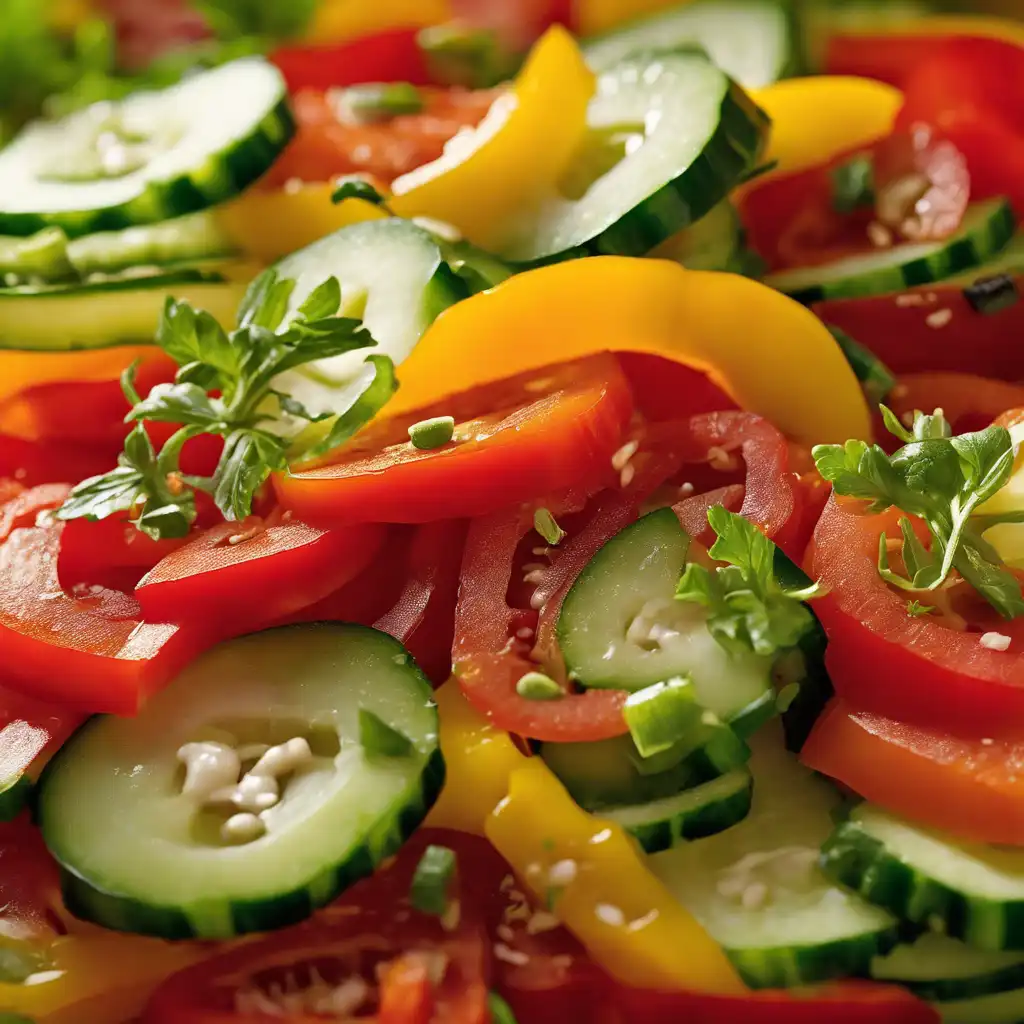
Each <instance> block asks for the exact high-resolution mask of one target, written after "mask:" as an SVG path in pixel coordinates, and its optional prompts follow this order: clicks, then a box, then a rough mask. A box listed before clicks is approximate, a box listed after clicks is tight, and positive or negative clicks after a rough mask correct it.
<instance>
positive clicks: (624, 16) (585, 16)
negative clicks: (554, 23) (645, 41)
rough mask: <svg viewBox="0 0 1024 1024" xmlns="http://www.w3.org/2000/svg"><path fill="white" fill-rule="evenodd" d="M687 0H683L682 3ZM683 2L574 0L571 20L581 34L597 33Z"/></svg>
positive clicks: (687, 1)
mask: <svg viewBox="0 0 1024 1024" xmlns="http://www.w3.org/2000/svg"><path fill="white" fill-rule="evenodd" d="M689 2H690V0H684V3H689ZM684 3H680V2H679V0H575V3H574V4H573V21H574V23H575V25H576V27H577V31H578V32H579V34H580V35H581V36H590V35H597V34H598V33H601V32H610V31H611V30H612V29H613V28H618V27H619V25H622V24H624V23H625V22H627V21H633V20H634V19H635V18H643V17H644V16H646V15H650V14H657V13H658V11H663V10H665V9H666V8H668V7H682V6H684Z"/></svg>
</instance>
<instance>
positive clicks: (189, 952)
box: [0, 929, 210, 1024]
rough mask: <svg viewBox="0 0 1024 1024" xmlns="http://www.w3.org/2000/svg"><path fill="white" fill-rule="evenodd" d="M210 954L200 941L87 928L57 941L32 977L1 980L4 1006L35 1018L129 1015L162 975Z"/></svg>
mask: <svg viewBox="0 0 1024 1024" xmlns="http://www.w3.org/2000/svg"><path fill="white" fill-rule="evenodd" d="M209 955H210V952H209V949H204V948H203V947H202V946H199V945H196V944H190V943H174V944H172V943H169V942H161V941H159V940H157V939H142V938H138V937H135V936H125V935H115V934H113V933H110V932H103V931H100V930H99V929H89V931H88V933H87V934H86V933H83V934H76V935H69V936H65V937H63V938H61V939H59V940H58V941H57V942H55V943H54V944H53V946H52V947H51V948H50V949H49V950H48V951H47V957H48V960H49V966H48V968H47V970H46V971H45V972H40V973H39V974H37V975H34V976H32V978H31V979H30V983H28V984H20V985H14V984H4V983H0V1010H2V1011H6V1012H9V1013H21V1014H25V1015H26V1016H27V1017H29V1018H31V1019H32V1020H33V1021H35V1022H36V1024H110V1022H112V1021H121V1020H131V1019H132V1018H133V1017H134V1016H135V1015H136V1014H138V1013H139V1012H140V1010H141V1009H142V1007H143V1005H144V1003H145V1001H146V999H147V998H148V996H149V993H150V991H151V990H152V989H154V988H155V987H156V986H157V985H158V984H159V983H160V982H161V981H162V980H163V979H164V978H166V977H167V976H168V975H170V974H174V973H176V972H177V971H180V970H182V969H183V968H185V967H188V966H189V964H192V963H194V962H195V961H197V960H201V959H202V958H203V957H206V956H209Z"/></svg>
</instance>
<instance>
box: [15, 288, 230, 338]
mask: <svg viewBox="0 0 1024 1024" xmlns="http://www.w3.org/2000/svg"><path fill="white" fill-rule="evenodd" d="M244 294H245V283H244V282H239V281H235V280H229V279H228V277H227V276H226V275H224V274H221V273H214V272H210V271H204V270H199V269H194V268H193V269H182V270H174V269H166V270H156V271H154V270H152V269H148V270H147V271H146V272H143V273H140V272H137V271H131V272H127V273H123V274H116V275H100V274H97V275H92V276H90V277H89V278H87V279H86V280H85V281H82V282H70V283H68V284H43V285H16V286H14V287H9V288H0V349H3V348H8V349H27V350H32V351H39V352H69V351H73V350H75V349H87V348H108V347H110V346H114V345H151V344H152V343H153V336H154V335H155V333H156V329H157V324H158V323H159V322H160V313H161V311H162V310H163V307H164V302H165V301H166V299H167V297H168V296H169V295H170V296H173V297H174V298H177V299H184V300H186V301H188V302H190V303H191V304H192V305H193V306H195V307H196V308H198V309H205V310H207V311H208V312H209V313H211V314H212V315H213V316H214V317H215V318H216V319H217V320H219V321H220V322H221V323H222V324H232V323H234V320H235V310H236V309H237V308H238V304H239V303H240V302H241V300H242V296H243V295H244Z"/></svg>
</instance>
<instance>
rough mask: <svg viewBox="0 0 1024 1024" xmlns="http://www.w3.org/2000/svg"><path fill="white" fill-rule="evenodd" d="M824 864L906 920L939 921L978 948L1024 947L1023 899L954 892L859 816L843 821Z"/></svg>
mask: <svg viewBox="0 0 1024 1024" xmlns="http://www.w3.org/2000/svg"><path fill="white" fill-rule="evenodd" d="M821 867H822V870H823V871H824V872H825V874H826V875H828V876H829V878H831V879H832V880H833V881H835V882H838V883H840V884H841V885H845V886H846V887H847V888H849V889H853V890H854V891H855V892H858V893H860V894H861V895H862V896H863V897H864V898H865V899H866V900H868V902H870V903H874V904H875V905H876V906H879V907H884V908H885V909H886V910H888V911H889V912H890V913H892V914H894V915H895V916H896V917H898V918H900V919H901V920H903V921H909V922H912V923H914V924H919V925H927V924H929V922H930V921H935V920H940V921H941V922H942V923H943V929H944V931H945V934H947V935H949V936H950V937H952V938H954V939H961V940H962V941H963V942H966V943H968V944H969V945H971V946H976V947H977V948H979V949H987V950H992V951H999V950H1005V949H1024V900H1017V901H1011V902H997V901H994V900H988V899H984V898H981V897H973V898H968V897H966V896H964V895H963V894H962V893H958V892H955V891H954V890H952V889H950V888H949V887H948V886H946V885H943V884H942V883H941V882H937V881H936V880H934V879H931V878H928V877H926V876H925V875H923V874H922V873H920V872H918V871H917V870H915V869H914V868H913V867H911V866H910V865H909V864H907V863H905V862H903V861H901V860H898V859H896V858H895V857H893V856H892V855H891V854H890V853H889V852H888V851H887V850H886V849H885V846H884V844H883V843H882V842H881V841H880V840H878V839H876V838H875V837H874V836H872V835H869V834H868V833H867V831H866V830H865V829H863V828H862V827H861V826H860V824H859V823H858V822H856V821H846V822H843V823H842V824H841V825H840V826H839V827H838V828H837V829H836V830H835V832H833V834H832V835H831V836H830V837H829V838H828V839H827V840H826V841H825V844H824V845H823V846H822V851H821Z"/></svg>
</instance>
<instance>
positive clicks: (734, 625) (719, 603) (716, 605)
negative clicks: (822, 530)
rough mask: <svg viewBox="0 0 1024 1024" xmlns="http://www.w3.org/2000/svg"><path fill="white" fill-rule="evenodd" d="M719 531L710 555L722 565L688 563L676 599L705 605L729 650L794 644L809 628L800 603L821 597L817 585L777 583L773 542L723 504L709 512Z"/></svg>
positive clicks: (761, 650) (770, 649)
mask: <svg viewBox="0 0 1024 1024" xmlns="http://www.w3.org/2000/svg"><path fill="white" fill-rule="evenodd" d="M708 522H709V523H710V524H711V528H712V529H713V530H714V531H715V533H716V534H717V535H718V539H717V540H716V541H715V543H714V544H713V545H712V546H711V548H710V550H709V552H708V553H709V554H710V555H711V557H712V558H714V559H715V560H716V561H719V562H728V563H729V564H728V565H726V566H722V567H719V568H717V569H715V570H714V571H710V570H708V569H706V568H705V567H704V566H702V565H697V564H696V563H695V562H691V563H689V565H687V567H686V572H684V573H683V578H682V579H681V580H680V581H679V587H678V588H677V590H676V600H679V601H694V602H696V603H697V604H701V605H703V606H704V607H705V608H707V609H708V612H709V615H708V623H707V625H708V629H709V630H710V632H711V635H712V636H713V637H714V638H715V639H716V640H717V641H718V642H719V643H720V644H721V645H722V646H723V647H724V648H725V649H726V650H728V651H753V652H754V653H755V654H761V655H769V654H774V653H775V652H776V651H779V650H785V649H786V648H789V647H793V646H794V645H795V644H796V643H797V642H798V641H799V640H800V638H801V637H802V636H803V635H804V634H805V633H806V632H807V631H808V630H809V629H810V628H811V627H812V626H813V623H814V616H813V615H812V614H811V612H810V611H809V610H808V609H807V608H805V607H804V604H803V602H804V601H810V600H812V599H813V598H815V597H818V596H820V594H821V589H820V587H818V585H817V584H816V583H814V584H811V585H810V586H806V587H803V588H801V589H788V588H784V587H783V586H781V585H780V584H779V582H778V580H777V579H776V576H775V568H774V565H775V553H776V547H775V545H774V544H773V543H772V542H771V541H770V540H769V539H768V538H767V537H766V536H765V535H764V534H763V533H762V532H761V531H760V530H759V529H758V528H757V527H756V526H754V524H753V523H751V522H749V521H748V520H746V519H744V518H743V516H740V515H736V514H735V513H734V512H729V511H728V510H726V509H725V508H723V507H722V506H721V505H715V506H714V507H713V508H711V509H709V510H708Z"/></svg>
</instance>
